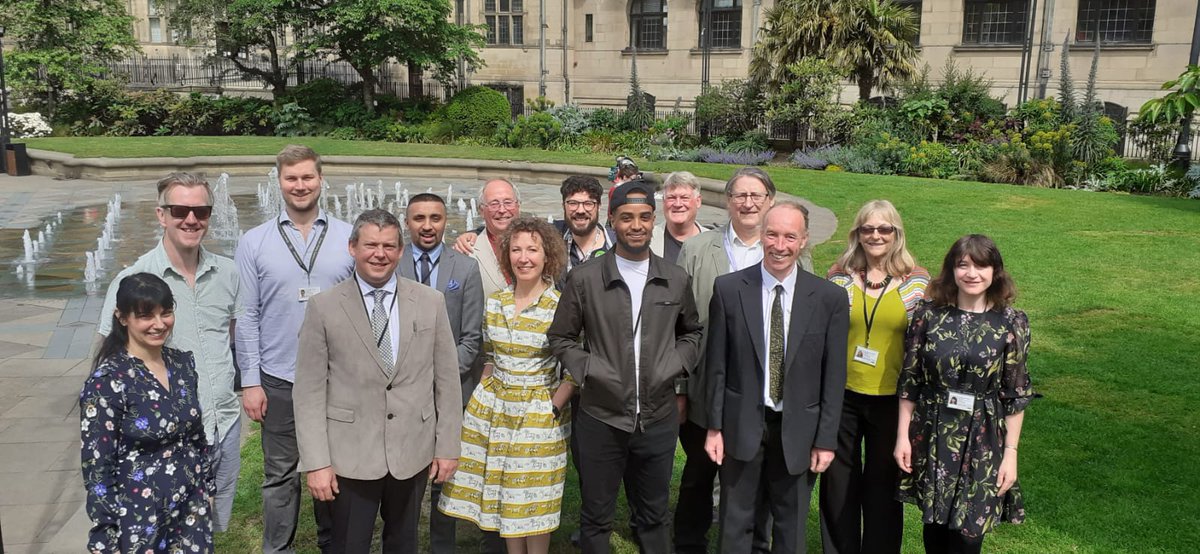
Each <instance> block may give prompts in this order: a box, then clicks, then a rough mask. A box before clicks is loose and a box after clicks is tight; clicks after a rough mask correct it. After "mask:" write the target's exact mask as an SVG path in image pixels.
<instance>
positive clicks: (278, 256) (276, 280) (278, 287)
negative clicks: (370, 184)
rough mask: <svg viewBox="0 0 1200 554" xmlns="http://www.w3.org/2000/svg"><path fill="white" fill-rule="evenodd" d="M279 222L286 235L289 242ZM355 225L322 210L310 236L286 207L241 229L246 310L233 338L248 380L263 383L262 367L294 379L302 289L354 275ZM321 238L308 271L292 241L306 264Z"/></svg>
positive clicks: (239, 264) (324, 286) (240, 255)
mask: <svg viewBox="0 0 1200 554" xmlns="http://www.w3.org/2000/svg"><path fill="white" fill-rule="evenodd" d="M280 228H282V229H283V235H286V236H287V240H288V242H286V243H285V242H284V238H283V236H281V234H280V232H279V231H280ZM326 229H328V233H326V235H325V239H324V240H323V241H322V240H321V238H320V237H321V234H322V232H324V231H325V230H326ZM351 230H352V228H351V226H350V224H349V223H346V222H345V221H342V220H340V219H337V218H334V217H330V216H329V215H328V214H326V213H325V212H324V211H320V212H318V213H317V220H316V222H314V223H313V227H312V229H311V230H309V232H308V238H307V239H305V238H304V237H303V236H302V235H301V234H300V231H299V229H297V228H296V227H295V226H294V225H293V224H292V221H291V219H290V218H289V217H288V214H287V210H284V211H283V212H282V213H281V214H280V215H279V217H278V218H273V219H271V220H270V221H267V222H266V223H263V224H262V225H259V226H258V227H255V228H253V229H251V230H249V231H247V232H246V234H245V235H242V238H241V240H239V241H238V246H237V252H236V253H235V254H234V261H236V262H237V268H238V273H239V275H240V276H241V283H242V305H243V307H244V312H243V314H242V315H241V317H239V318H238V320H237V327H236V328H235V329H236V332H235V337H234V340H235V344H236V345H237V360H238V367H239V368H240V369H241V371H242V385H243V386H247V387H249V386H257V385H260V384H261V380H260V378H259V373H258V372H259V370H262V371H263V372H264V373H267V374H268V375H271V376H272V377H276V378H279V379H283V380H285V381H288V382H294V381H295V379H296V350H297V348H298V346H299V334H300V324H301V323H303V322H304V309H305V307H306V306H307V305H308V303H307V302H301V301H300V289H301V288H303V287H318V288H320V290H321V291H327V290H329V289H331V288H333V287H334V285H337V284H338V283H340V282H342V281H344V280H346V279H347V278H348V277H350V275H351V273H352V272H353V271H354V258H353V257H351V256H350V252H349V250H348V249H347V245H348V244H349V243H350V232H351ZM318 242H320V243H321V246H320V250H319V251H317V257H316V262H315V263H314V264H313V267H312V268H311V269H312V271H311V272H310V273H306V272H305V271H304V269H302V268H301V267H300V264H298V263H297V262H296V258H295V256H293V255H292V251H291V250H290V249H289V248H288V244H289V243H290V244H291V245H292V248H294V249H295V250H296V254H297V255H299V257H300V259H301V260H303V262H304V264H305V265H306V266H307V265H308V263H309V260H311V259H312V256H313V251H314V250H316V249H317V243H318Z"/></svg>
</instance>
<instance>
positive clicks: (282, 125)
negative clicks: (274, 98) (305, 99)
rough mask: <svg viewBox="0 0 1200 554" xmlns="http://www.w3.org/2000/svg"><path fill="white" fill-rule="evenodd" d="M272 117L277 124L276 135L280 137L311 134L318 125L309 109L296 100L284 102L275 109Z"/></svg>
mask: <svg viewBox="0 0 1200 554" xmlns="http://www.w3.org/2000/svg"><path fill="white" fill-rule="evenodd" d="M271 119H272V122H273V123H274V124H275V136H278V137H295V136H304V135H311V134H313V129H314V128H315V127H316V122H314V121H313V118H312V116H311V115H308V110H306V109H304V108H302V107H300V105H299V104H297V103H295V102H290V103H287V104H284V105H283V106H281V107H280V108H279V109H278V110H275V113H274V114H272V117H271Z"/></svg>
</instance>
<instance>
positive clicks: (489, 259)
mask: <svg viewBox="0 0 1200 554" xmlns="http://www.w3.org/2000/svg"><path fill="white" fill-rule="evenodd" d="M488 236H489V234H488V231H487V228H486V227H485V228H484V229H483V232H482V233H479V238H478V239H477V240H476V241H475V251H474V252H472V253H471V257H472V258H475V261H476V262H479V276H480V278H481V279H482V281H483V297H484V298H487V297H489V296H491V295H493V294H495V293H496V292H498V291H500V290H502V289H503V288H504V287H507V286H508V280H506V279H505V278H504V271H503V270H501V269H500V260H498V259H496V253H495V252H493V251H492V243H491V241H489V240H488Z"/></svg>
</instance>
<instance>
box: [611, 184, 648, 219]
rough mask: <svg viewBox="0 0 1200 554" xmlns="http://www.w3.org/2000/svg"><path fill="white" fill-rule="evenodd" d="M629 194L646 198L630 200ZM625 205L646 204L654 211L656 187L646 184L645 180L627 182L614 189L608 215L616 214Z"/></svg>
mask: <svg viewBox="0 0 1200 554" xmlns="http://www.w3.org/2000/svg"><path fill="white" fill-rule="evenodd" d="M629 193H641V194H644V195H645V196H646V197H645V198H629ZM625 204H646V205H648V206H650V209H651V210H653V209H654V185H652V184H650V183H648V182H646V181H645V180H643V179H634V180H632V181H625V182H624V183H621V184H619V185H617V186H616V188H614V189H613V192H612V196H611V197H610V198H609V200H608V213H610V214H611V213H615V212H616V211H617V208H620V207H621V206H624V205H625Z"/></svg>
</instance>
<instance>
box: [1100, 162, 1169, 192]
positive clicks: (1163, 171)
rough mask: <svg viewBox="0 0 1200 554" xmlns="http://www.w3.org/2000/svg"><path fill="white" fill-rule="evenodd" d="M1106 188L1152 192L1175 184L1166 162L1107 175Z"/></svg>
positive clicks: (1167, 189)
mask: <svg viewBox="0 0 1200 554" xmlns="http://www.w3.org/2000/svg"><path fill="white" fill-rule="evenodd" d="M1107 184H1108V187H1107V190H1116V191H1122V192H1132V193H1140V194H1153V193H1156V192H1166V191H1169V190H1170V189H1171V188H1173V187H1174V186H1176V185H1177V182H1176V180H1175V179H1173V178H1171V176H1170V173H1169V172H1168V171H1167V166H1166V164H1161V163H1160V164H1155V165H1152V166H1150V167H1148V168H1142V169H1124V170H1121V171H1115V172H1113V173H1111V174H1110V175H1109V176H1108V179H1107Z"/></svg>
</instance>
